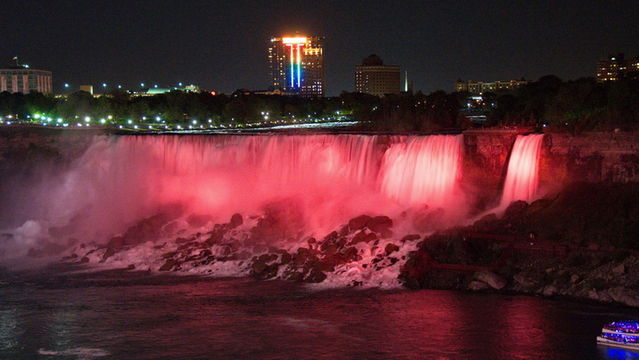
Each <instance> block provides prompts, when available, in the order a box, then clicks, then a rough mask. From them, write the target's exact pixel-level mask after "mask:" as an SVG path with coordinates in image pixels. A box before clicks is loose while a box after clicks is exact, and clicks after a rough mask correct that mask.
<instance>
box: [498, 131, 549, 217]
mask: <svg viewBox="0 0 639 360" xmlns="http://www.w3.org/2000/svg"><path fill="white" fill-rule="evenodd" d="M543 137H544V135H543V134H531V135H519V136H517V139H516V140H515V144H514V145H513V150H512V153H511V155H510V161H509V162H508V170H507V173H506V181H505V183H504V192H503V194H502V198H501V203H500V208H502V209H505V208H506V207H507V206H508V205H509V204H510V203H512V202H513V201H517V200H524V201H528V202H530V201H532V200H535V198H536V197H537V195H538V194H537V190H538V189H537V188H538V185H539V155H540V152H541V142H542V140H543Z"/></svg>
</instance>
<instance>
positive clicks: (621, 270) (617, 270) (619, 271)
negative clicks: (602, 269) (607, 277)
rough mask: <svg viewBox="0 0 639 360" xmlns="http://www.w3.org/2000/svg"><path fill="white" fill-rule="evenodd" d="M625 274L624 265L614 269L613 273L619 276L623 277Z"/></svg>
mask: <svg viewBox="0 0 639 360" xmlns="http://www.w3.org/2000/svg"><path fill="white" fill-rule="evenodd" d="M625 272H626V267H625V266H624V264H620V265H618V266H615V267H614V268H612V273H613V274H615V275H617V276H620V275H623V274H624V273H625Z"/></svg>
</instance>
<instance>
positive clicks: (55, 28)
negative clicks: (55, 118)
mask: <svg viewBox="0 0 639 360" xmlns="http://www.w3.org/2000/svg"><path fill="white" fill-rule="evenodd" d="M3 5H4V8H5V11H6V12H7V13H9V14H16V16H11V17H8V18H7V19H6V21H4V22H3V23H2V24H1V25H0V31H2V32H3V33H7V34H12V35H13V36H9V37H6V38H5V39H4V41H3V42H2V44H0V54H1V55H2V57H3V58H4V59H5V61H10V59H11V58H12V57H13V56H19V57H20V59H21V60H22V61H23V62H25V63H29V64H33V66H35V67H36V68H41V69H47V70H51V71H52V72H53V74H54V83H55V88H56V89H59V88H60V86H61V85H62V84H63V83H72V84H76V85H80V84H85V83H86V84H89V83H90V84H101V83H102V82H104V81H112V82H114V83H115V82H117V83H122V84H124V85H125V86H127V87H133V86H134V85H135V84H138V83H139V82H141V81H147V82H153V83H158V84H174V83H177V82H178V81H180V82H184V83H197V84H199V85H200V86H202V87H203V88H211V89H214V90H219V91H222V92H225V93H230V92H232V91H233V90H235V89H237V88H249V89H263V88H266V87H267V86H268V85H269V84H270V83H269V81H268V64H267V62H265V61H264V55H263V54H265V53H266V51H267V46H268V45H267V43H268V41H266V40H267V39H269V38H270V36H271V35H272V34H283V33H295V32H300V33H308V34H318V35H323V36H325V37H326V43H325V47H326V51H327V54H328V55H327V56H326V59H325V61H326V70H325V72H326V94H327V95H329V96H332V95H337V94H339V93H340V92H341V91H342V90H347V91H352V90H353V82H352V68H353V66H354V65H356V64H358V63H359V62H360V61H361V58H362V57H364V56H366V55H368V54H371V53H377V54H381V55H383V57H384V59H385V60H386V61H387V62H388V63H392V64H399V65H400V66H401V67H402V69H405V70H407V71H408V72H409V74H411V80H412V81H413V82H414V85H415V90H420V89H421V90H423V91H425V92H430V91H433V90H437V89H444V90H448V91H449V90H450V84H451V82H452V81H454V80H456V79H458V78H464V79H475V80H490V79H518V78H521V77H525V78H526V79H531V80H534V79H537V78H539V77H540V76H543V75H546V74H555V75H557V76H560V77H561V78H563V79H574V78H578V77H583V76H593V74H594V73H595V70H596V62H597V61H598V60H599V59H602V58H605V57H606V56H607V55H608V54H612V53H618V52H624V53H626V54H628V55H629V56H634V55H635V54H637V53H639V49H637V45H636V41H635V40H634V39H636V38H637V37H639V29H638V28H637V27H636V26H634V23H633V21H634V20H633V16H632V14H636V13H637V10H639V4H636V3H633V2H625V3H616V4H604V3H599V2H594V1H593V2H577V1H566V2H562V3H561V4H554V3H553V4H550V3H547V4H525V5H521V6H514V5H510V4H506V3H504V2H498V1H492V2H490V1H489V2H484V3H482V4H471V5H468V4H464V3H446V4H440V3H422V2H410V1H409V2H403V3H402V4H401V5H395V4H393V3H389V2H383V1H372V2H367V4H366V6H365V7H358V6H352V4H336V3H320V4H318V3H315V2H298V3H294V4H292V3H283V2H272V3H258V2H254V1H238V2H234V3H232V4H230V3H212V2H204V1H190V2H187V3H182V2H177V1H155V2H153V3H144V2H110V1H103V2H97V3H80V4H78V3H75V2H71V1H59V2H55V3H51V2H44V1H30V2H22V1H7V2H6V4H3Z"/></svg>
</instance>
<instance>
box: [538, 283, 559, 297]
mask: <svg viewBox="0 0 639 360" xmlns="http://www.w3.org/2000/svg"><path fill="white" fill-rule="evenodd" d="M557 292H558V290H557V287H555V286H554V285H546V286H544V289H543V290H542V292H541V293H542V294H543V295H544V296H554V295H557Z"/></svg>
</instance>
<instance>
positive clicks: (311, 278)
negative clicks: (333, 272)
mask: <svg viewBox="0 0 639 360" xmlns="http://www.w3.org/2000/svg"><path fill="white" fill-rule="evenodd" d="M325 279H326V274H324V273H323V272H321V271H317V270H312V271H311V272H310V274H308V276H307V277H306V278H304V281H305V282H310V283H320V282H322V281H324V280H325Z"/></svg>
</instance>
